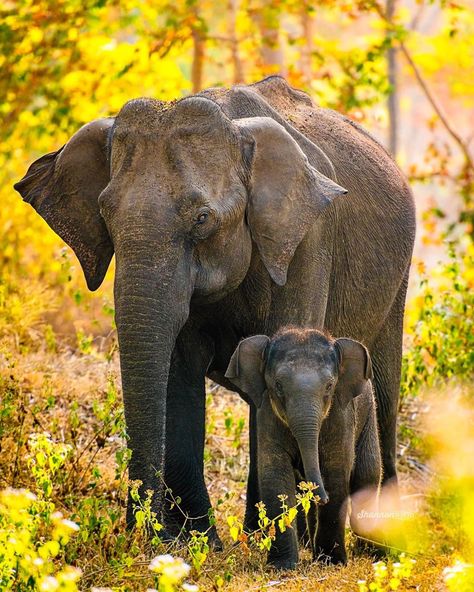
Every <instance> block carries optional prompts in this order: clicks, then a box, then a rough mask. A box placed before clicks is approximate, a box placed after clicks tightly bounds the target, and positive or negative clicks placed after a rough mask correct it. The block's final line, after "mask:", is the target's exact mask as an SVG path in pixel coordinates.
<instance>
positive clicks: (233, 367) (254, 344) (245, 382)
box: [225, 335, 270, 407]
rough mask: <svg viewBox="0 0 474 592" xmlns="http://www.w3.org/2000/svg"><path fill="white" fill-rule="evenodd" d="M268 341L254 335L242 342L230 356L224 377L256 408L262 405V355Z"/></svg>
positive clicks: (263, 387)
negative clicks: (247, 397)
mask: <svg viewBox="0 0 474 592" xmlns="http://www.w3.org/2000/svg"><path fill="white" fill-rule="evenodd" d="M269 341H270V339H269V338H268V337H267V336H266V335H254V336H253V337H247V339H244V340H242V341H241V342H240V343H239V345H238V346H237V348H236V350H235V351H234V353H233V354H232V357H231V359H230V362H229V365H228V367H227V370H226V373H225V377H226V378H228V379H229V380H230V382H232V384H234V385H235V386H236V387H237V388H238V389H240V390H241V391H242V392H243V393H245V394H246V395H248V396H249V397H250V398H251V399H252V401H253V402H254V403H255V405H256V406H257V407H260V406H261V405H262V401H263V393H264V391H265V389H266V388H267V385H266V383H265V363H264V354H265V348H266V347H267V345H268V343H269Z"/></svg>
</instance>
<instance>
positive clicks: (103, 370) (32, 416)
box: [0, 347, 453, 592]
mask: <svg viewBox="0 0 474 592" xmlns="http://www.w3.org/2000/svg"><path fill="white" fill-rule="evenodd" d="M52 349H54V348H52ZM89 350H90V351H89V353H78V352H77V351H73V350H70V349H68V348H64V349H63V350H62V351H50V352H45V351H40V352H36V353H34V352H30V353H28V352H24V353H23V354H22V355H19V354H18V355H13V354H11V353H10V354H8V353H6V352H3V354H2V355H0V381H1V382H0V385H1V386H2V392H3V393H4V399H3V401H2V403H1V409H2V413H1V414H0V427H1V429H0V436H1V455H2V457H3V460H2V463H1V464H0V488H4V487H6V486H12V487H15V488H23V487H25V488H29V489H31V490H33V491H34V490H35V487H37V484H35V482H34V480H33V477H32V475H31V471H30V470H29V464H28V458H29V456H31V453H30V449H29V444H28V438H29V435H30V434H31V433H34V432H48V433H49V434H50V435H51V438H52V440H54V441H55V442H66V443H67V444H70V445H71V452H70V456H69V458H68V461H67V463H66V464H65V465H64V467H63V468H62V469H61V472H60V474H58V475H57V476H56V477H55V486H54V490H53V493H52V500H53V501H54V503H55V504H56V507H57V508H58V509H60V510H61V511H62V512H63V513H64V514H65V515H66V516H67V517H69V518H71V519H72V520H75V521H76V522H78V523H79V524H80V526H81V530H80V532H79V535H78V536H77V537H76V538H75V539H74V540H73V541H71V543H69V547H68V548H69V550H68V552H67V556H66V560H67V561H68V562H69V563H71V564H73V565H75V566H77V567H79V568H80V569H81V570H82V572H83V577H82V579H81V589H84V590H90V589H91V588H93V587H97V588H107V589H108V588H112V587H120V586H123V588H119V589H120V590H137V591H138V590H145V589H147V588H150V587H153V585H154V583H153V577H152V574H151V572H150V571H149V569H148V563H149V559H150V558H151V557H153V556H155V555H158V554H161V553H166V552H170V553H172V554H173V555H174V556H175V555H178V556H181V557H183V558H184V559H185V560H186V561H188V562H189V563H191V559H190V555H189V550H188V549H187V548H186V547H184V546H181V547H179V546H173V547H171V548H163V546H161V545H159V546H158V547H157V548H155V549H149V548H146V545H143V546H142V547H140V539H137V538H136V537H135V539H134V542H133V541H132V540H131V538H132V535H126V536H125V537H124V536H123V533H124V532H125V526H124V504H125V499H126V495H125V491H126V479H125V477H124V475H125V465H124V460H123V459H124V455H123V450H124V444H125V440H124V437H123V414H122V405H121V397H120V388H119V384H120V380H119V370H118V361H117V355H116V353H113V354H112V355H111V356H105V355H104V354H102V353H98V352H97V351H95V350H94V348H93V347H92V348H89ZM428 408H429V405H426V404H425V403H423V400H422V399H419V400H414V401H411V402H410V404H405V405H404V406H403V408H402V421H401V425H402V428H401V430H400V438H399V467H400V482H401V492H402V510H403V511H404V512H406V514H407V515H410V516H411V520H410V521H409V523H410V528H413V525H415V530H423V529H428V530H430V531H431V532H430V534H429V535H428V532H427V533H426V534H427V536H426V540H427V541H429V542H426V541H425V544H424V546H423V551H422V552H421V553H418V552H417V551H415V552H413V553H412V554H409V555H408V557H409V558H413V559H414V560H415V563H413V567H412V572H411V575H410V577H409V578H407V581H406V582H405V581H404V580H402V581H400V582H399V583H398V584H397V583H396V582H395V583H394V584H393V586H395V587H397V586H398V587H397V589H398V590H405V589H406V590H420V591H423V590H427V591H428V590H436V591H442V590H447V588H446V587H445V584H444V583H443V582H444V580H443V569H444V568H445V567H446V566H448V565H450V564H452V560H453V549H452V548H450V547H449V546H448V545H444V547H443V545H442V544H440V542H439V540H437V539H436V537H433V536H432V535H433V533H435V532H436V530H437V528H438V527H437V525H436V523H435V522H433V517H432V516H431V515H430V511H429V510H428V509H427V507H426V499H427V496H428V491H429V490H430V488H431V487H432V483H433V476H434V474H433V472H432V470H431V469H430V468H429V464H428V463H427V462H426V459H425V456H426V455H425V451H424V449H423V444H422V441H423V428H422V425H423V420H422V416H423V414H424V413H426V411H427V409H428ZM247 467H248V436H247V406H246V404H245V403H244V402H243V401H242V400H241V399H240V398H239V397H238V396H237V395H235V394H233V393H230V392H228V391H225V390H224V389H222V388H220V387H217V386H216V385H212V384H211V383H210V384H209V385H208V411H207V435H206V451H205V471H206V482H207V484H208V488H209V492H210V495H211V498H212V501H213V504H214V507H215V508H216V520H217V528H218V531H219V533H220V535H221V537H222V540H223V542H224V551H223V552H220V553H217V552H213V551H210V552H209V554H208V556H207V559H206V560H205V562H204V563H203V565H202V567H201V568H200V570H199V573H198V572H197V571H196V570H195V569H194V570H193V571H191V573H190V576H189V581H190V582H195V583H197V584H198V585H199V589H200V590H201V591H202V590H206V591H207V590H218V589H221V587H222V589H225V590H229V591H258V590H277V591H278V590H285V591H288V592H291V591H306V590H328V591H329V590H331V591H332V592H334V591H339V590H358V589H359V585H358V581H359V580H368V582H370V581H373V578H374V568H373V563H374V562H375V561H376V559H374V558H373V557H371V556H370V555H364V554H357V553H356V552H355V550H354V549H353V537H352V535H350V534H348V541H349V557H350V560H349V563H348V565H347V566H345V567H326V566H323V565H318V564H314V563H311V561H310V557H309V553H308V552H307V551H303V552H302V554H301V557H302V559H301V563H300V566H299V567H298V569H297V570H296V571H295V572H292V573H278V572H275V571H272V570H270V569H268V568H267V567H266V566H265V557H264V554H263V553H262V552H260V551H258V550H256V549H253V548H250V549H248V548H247V547H246V546H245V545H244V546H242V545H235V544H233V542H232V540H231V538H230V536H229V527H228V525H227V517H228V516H237V517H239V518H240V519H241V518H242V514H243V511H244V506H245V481H246V476H247ZM417 525H418V526H417ZM412 532H413V531H412V530H410V529H409V528H408V526H407V535H408V537H410V536H411V533H412ZM418 534H419V533H418ZM441 535H442V533H441ZM124 541H125V542H124ZM409 547H410V545H409ZM395 555H396V554H395ZM386 563H387V565H388V569H389V570H390V569H391V564H392V560H391V559H387V560H386ZM373 589H375V590H390V589H395V588H390V585H389V584H388V583H387V584H385V585H384V587H379V588H373Z"/></svg>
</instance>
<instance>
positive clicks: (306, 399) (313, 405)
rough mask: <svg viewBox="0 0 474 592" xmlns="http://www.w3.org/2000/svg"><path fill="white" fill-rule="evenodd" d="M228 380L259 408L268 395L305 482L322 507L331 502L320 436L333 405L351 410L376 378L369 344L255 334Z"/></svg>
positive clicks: (301, 333) (299, 332)
mask: <svg viewBox="0 0 474 592" xmlns="http://www.w3.org/2000/svg"><path fill="white" fill-rule="evenodd" d="M226 377H227V378H228V379H229V380H230V381H231V382H232V383H233V384H235V386H237V387H238V388H239V389H240V390H242V391H243V392H245V393H246V394H247V395H248V396H249V397H250V398H251V399H252V401H253V402H254V404H255V405H256V406H257V408H260V407H261V405H262V403H263V400H264V397H268V399H269V401H270V404H271V407H272V409H273V412H274V414H275V416H276V417H277V418H278V420H279V421H281V422H282V423H283V424H284V425H285V426H286V427H288V428H289V430H290V432H291V433H292V435H293V437H294V438H295V440H296V443H297V445H298V449H299V451H300V455H301V459H302V462H303V468H304V473H305V479H306V480H307V481H310V482H313V483H314V484H315V485H316V486H317V491H316V493H317V495H318V497H319V500H320V502H319V503H321V504H325V503H327V501H328V494H327V493H326V491H325V488H324V484H323V480H322V476H321V471H320V466H319V447H318V442H319V433H320V429H321V425H322V423H323V421H324V419H325V418H326V417H327V415H328V413H329V410H330V407H331V405H332V404H335V405H342V406H346V405H347V404H348V403H349V402H350V401H351V400H352V399H353V398H354V397H357V396H358V395H360V394H361V393H362V392H363V391H364V389H365V385H366V382H367V380H369V379H371V378H372V367H371V361H370V356H369V353H368V351H367V349H366V348H365V346H363V345H362V344H361V343H359V342H358V341H354V340H352V339H347V338H341V339H332V338H331V337H328V336H326V335H324V334H323V333H321V332H320V331H316V330H312V329H298V328H285V329H282V330H281V331H280V332H278V333H277V334H276V335H275V336H274V337H273V338H272V339H270V338H269V337H267V336H265V335H255V336H253V337H248V338H247V339H244V340H243V341H241V342H240V344H239V346H238V347H237V349H236V350H235V352H234V354H233V355H232V358H231V360H230V363H229V367H228V369H227V372H226ZM257 421H258V420H257Z"/></svg>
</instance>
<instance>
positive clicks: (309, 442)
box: [292, 418, 329, 505]
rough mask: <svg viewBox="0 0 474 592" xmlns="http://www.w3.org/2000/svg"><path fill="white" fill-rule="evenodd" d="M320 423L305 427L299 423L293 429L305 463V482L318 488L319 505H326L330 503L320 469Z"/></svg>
mask: <svg viewBox="0 0 474 592" xmlns="http://www.w3.org/2000/svg"><path fill="white" fill-rule="evenodd" d="M319 423H320V422H319V421H318V420H315V421H314V422H308V418H306V420H305V423H304V425H301V423H298V427H297V428H296V429H294V430H293V429H292V432H293V435H294V436H295V438H296V442H297V444H298V448H299V451H300V454H301V459H302V461H303V469H304V475H305V480H306V481H309V482H310V483H314V485H315V486H316V488H317V489H316V491H315V495H317V496H318V497H319V504H321V505H325V504H327V502H328V501H329V498H328V495H327V493H326V490H325V489H324V484H323V479H322V476H321V469H320V467H319Z"/></svg>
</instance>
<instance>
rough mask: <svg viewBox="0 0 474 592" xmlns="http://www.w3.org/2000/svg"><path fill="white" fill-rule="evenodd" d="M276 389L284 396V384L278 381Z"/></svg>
mask: <svg viewBox="0 0 474 592" xmlns="http://www.w3.org/2000/svg"><path fill="white" fill-rule="evenodd" d="M275 389H276V392H277V393H278V394H279V395H282V394H283V386H282V384H281V382H280V381H279V380H277V381H276V382H275Z"/></svg>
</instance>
